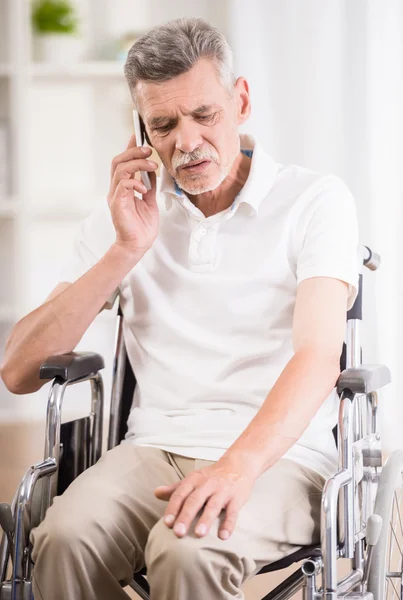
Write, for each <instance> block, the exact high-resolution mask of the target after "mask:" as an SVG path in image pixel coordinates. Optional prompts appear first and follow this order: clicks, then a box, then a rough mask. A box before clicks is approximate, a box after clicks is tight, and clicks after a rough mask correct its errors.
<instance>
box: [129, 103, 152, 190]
mask: <svg viewBox="0 0 403 600" xmlns="http://www.w3.org/2000/svg"><path fill="white" fill-rule="evenodd" d="M133 124H134V133H135V134H136V143H137V146H145V145H146V137H147V136H146V131H145V127H144V123H143V120H142V118H141V117H140V115H139V113H138V111H137V110H133ZM140 177H141V181H142V182H143V184H144V185H145V186H146V188H147V190H151V182H150V177H149V175H148V173H147V171H140Z"/></svg>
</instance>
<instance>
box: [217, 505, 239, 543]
mask: <svg viewBox="0 0 403 600" xmlns="http://www.w3.org/2000/svg"><path fill="white" fill-rule="evenodd" d="M238 513H239V506H238V505H237V504H236V503H235V501H234V500H231V501H230V502H229V503H228V504H227V507H226V509H225V519H224V523H223V524H222V525H221V527H220V529H219V531H218V535H219V537H220V538H221V539H222V540H227V539H228V538H229V536H230V535H231V534H232V533H233V531H234V529H235V525H236V522H237V519H238Z"/></svg>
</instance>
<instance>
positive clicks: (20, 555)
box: [0, 246, 403, 600]
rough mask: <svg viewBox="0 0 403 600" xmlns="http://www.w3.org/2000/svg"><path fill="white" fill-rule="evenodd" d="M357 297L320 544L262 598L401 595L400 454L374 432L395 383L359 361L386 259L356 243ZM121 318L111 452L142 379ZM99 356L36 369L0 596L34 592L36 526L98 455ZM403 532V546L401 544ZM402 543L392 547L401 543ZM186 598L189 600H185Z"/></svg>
mask: <svg viewBox="0 0 403 600" xmlns="http://www.w3.org/2000/svg"><path fill="white" fill-rule="evenodd" d="M360 257H361V260H360V275H359V293H358V296H357V299H356V301H355V303H354V306H353V307H352V308H351V310H350V311H348V313H347V322H346V336H345V343H344V345H343V352H342V356H341V359H340V366H341V368H340V371H341V373H340V376H339V379H338V381H337V384H336V385H337V391H338V394H339V397H340V409H339V421H338V425H337V426H336V428H335V430H334V431H333V433H334V434H335V443H336V445H337V447H338V453H339V466H338V471H337V472H336V473H335V474H334V475H333V476H332V477H330V478H329V479H328V480H327V482H326V484H325V487H324V490H323V495H322V509H321V527H320V529H321V536H320V537H321V539H320V542H319V543H318V544H315V545H312V546H307V547H302V548H299V549H297V551H296V552H294V553H293V554H291V555H289V556H287V557H285V558H283V559H281V560H278V561H277V562H274V563H271V564H268V565H266V566H265V567H264V568H262V569H261V570H260V571H259V572H258V573H256V574H257V575H258V574H261V573H268V572H272V571H277V570H279V569H284V568H286V567H289V566H290V565H292V564H293V563H301V566H300V567H299V568H296V570H295V571H294V572H293V573H292V574H291V575H290V576H289V577H288V578H286V579H285V580H284V581H283V582H282V583H280V585H278V586H277V587H276V588H275V589H273V590H271V591H270V592H269V593H268V594H267V595H265V596H264V598H262V600H286V599H287V598H290V597H291V596H292V595H294V594H295V593H296V592H297V591H299V590H300V589H301V588H302V590H303V598H304V600H336V599H337V598H341V597H347V596H348V597H349V598H351V599H353V600H355V599H357V600H358V599H364V600H386V599H389V597H391V596H394V595H396V596H397V597H398V598H400V600H403V580H402V570H403V524H402V523H403V517H402V516H401V515H400V510H399V509H400V494H401V493H402V489H403V485H402V474H403V450H398V451H396V452H394V453H393V454H392V455H391V456H390V457H389V458H388V459H387V461H386V463H385V464H383V461H382V453H381V440H380V436H379V433H378V431H377V409H378V391H379V390H380V389H381V388H382V387H383V386H385V385H386V384H388V383H389V382H390V381H391V374H390V371H389V369H388V368H387V367H386V366H383V365H365V364H362V360H361V359H362V351H361V345H360V341H359V326H360V321H361V320H362V297H363V273H364V270H365V267H367V268H369V269H370V270H373V271H374V270H376V269H377V268H378V266H379V264H380V257H379V256H378V255H377V254H375V253H373V252H372V251H371V250H370V249H369V248H368V247H366V246H361V247H360ZM122 325H123V315H122V311H121V309H120V305H119V308H118V315H117V330H116V338H115V353H114V362H113V381H112V392H111V408H110V420H109V430H108V442H107V447H108V449H111V448H113V447H114V446H116V445H117V444H119V443H120V441H121V440H122V439H123V438H124V436H125V433H126V430H127V425H126V423H127V419H128V416H129V412H130V409H131V404H132V399H133V391H134V387H135V385H136V380H135V376H134V373H133V371H132V368H131V365H130V363H129V360H128V358H127V354H126V349H125V343H124V338H123V328H122ZM102 368H104V361H103V358H102V356H100V355H99V354H96V353H90V352H71V353H69V354H65V355H60V356H52V357H50V358H49V359H48V360H46V362H45V363H44V364H43V365H42V366H41V367H40V378H42V379H51V380H53V381H52V383H51V387H50V391H49V397H48V406H47V419H46V439H45V453H44V460H43V461H42V462H39V463H37V464H34V465H32V466H31V467H30V468H29V469H28V470H27V472H26V474H25V476H24V477H23V479H22V481H21V484H20V486H19V488H18V490H17V492H16V494H15V497H14V500H13V502H12V505H11V506H10V505H8V504H5V503H2V504H0V525H1V526H2V529H3V536H2V541H1V546H0V600H11V599H12V600H29V599H31V598H32V590H31V579H32V577H31V576H32V569H33V563H32V561H31V546H30V542H29V535H30V531H31V529H32V528H33V527H35V526H36V525H38V524H39V523H40V522H41V520H42V519H43V518H44V516H45V512H46V510H47V508H48V507H49V506H50V504H51V503H52V501H53V498H54V497H55V495H59V494H61V493H63V491H64V490H65V489H66V488H67V486H68V485H69V484H70V483H71V482H72V481H73V480H74V479H75V478H76V477H77V476H78V475H79V474H80V473H81V472H82V471H84V470H85V469H87V468H88V467H90V466H91V465H93V464H94V463H95V462H96V461H97V460H98V459H99V458H100V456H101V452H102V431H103V422H102V421H103V395H104V393H103V383H102V376H101V373H100V371H101V369H102ZM83 381H89V382H90V386H91V411H90V414H89V415H87V416H85V417H83V418H79V419H76V420H74V421H70V422H68V423H63V424H61V411H62V404H63V399H64V394H65V391H66V388H67V387H68V386H70V385H74V384H76V383H81V382H83ZM399 537H400V544H399ZM395 543H396V544H395ZM340 558H345V559H350V562H351V567H350V572H349V573H348V574H347V575H346V576H345V577H343V578H342V579H340V580H338V574H337V566H338V563H337V560H338V559H340ZM146 572H147V571H146V567H145V568H144V569H142V570H141V571H139V572H137V573H134V574H133V580H132V582H131V583H130V587H131V588H132V589H133V590H135V591H136V592H137V594H138V595H139V596H140V598H143V599H144V600H146V599H148V598H149V593H150V590H149V586H148V583H147V579H146V578H145V576H146ZM184 600H185V599H184Z"/></svg>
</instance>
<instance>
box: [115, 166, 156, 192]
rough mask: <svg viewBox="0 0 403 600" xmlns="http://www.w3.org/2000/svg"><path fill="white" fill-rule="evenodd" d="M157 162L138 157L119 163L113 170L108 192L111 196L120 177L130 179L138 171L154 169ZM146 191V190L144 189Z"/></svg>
mask: <svg viewBox="0 0 403 600" xmlns="http://www.w3.org/2000/svg"><path fill="white" fill-rule="evenodd" d="M157 168H158V164H157V163H156V162H155V161H153V160H147V159H145V158H144V159H139V158H136V159H135V160H132V161H128V162H124V163H121V164H120V165H119V166H118V167H117V168H116V170H115V173H114V176H113V178H112V182H111V189H110V194H111V195H112V196H113V194H114V193H115V189H116V187H117V185H118V183H119V181H120V180H121V179H132V178H134V174H135V173H137V172H138V171H150V172H152V171H155V170H156V169H157ZM145 191H147V190H145Z"/></svg>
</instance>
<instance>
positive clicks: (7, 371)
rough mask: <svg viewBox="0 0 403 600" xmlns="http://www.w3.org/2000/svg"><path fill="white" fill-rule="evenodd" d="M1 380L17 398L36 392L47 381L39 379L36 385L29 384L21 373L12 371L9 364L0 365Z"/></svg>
mask: <svg viewBox="0 0 403 600" xmlns="http://www.w3.org/2000/svg"><path fill="white" fill-rule="evenodd" d="M0 378H1V379H2V380H3V383H4V385H5V386H6V388H7V389H8V391H9V392H11V393H12V394H16V395H17V396H18V395H24V394H32V392H36V391H37V390H39V389H40V388H41V387H42V385H43V384H44V383H46V381H42V380H40V379H38V381H37V382H36V385H32V384H28V383H27V381H26V379H25V378H24V377H23V376H22V375H21V373H18V372H16V371H15V370H13V369H11V368H10V366H9V364H8V363H3V364H2V365H0Z"/></svg>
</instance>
